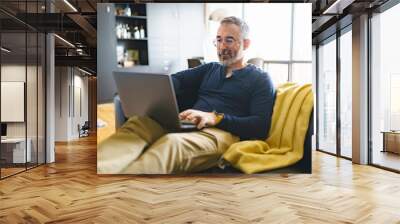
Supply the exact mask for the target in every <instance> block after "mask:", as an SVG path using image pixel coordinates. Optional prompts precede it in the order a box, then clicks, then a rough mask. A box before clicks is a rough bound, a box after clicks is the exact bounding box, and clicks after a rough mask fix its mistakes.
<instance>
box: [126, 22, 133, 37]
mask: <svg viewBox="0 0 400 224" xmlns="http://www.w3.org/2000/svg"><path fill="white" fill-rule="evenodd" d="M126 38H128V39H131V38H132V29H131V27H130V26H129V25H128V24H127V25H126Z"/></svg>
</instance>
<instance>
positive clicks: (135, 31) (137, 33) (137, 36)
mask: <svg viewBox="0 0 400 224" xmlns="http://www.w3.org/2000/svg"><path fill="white" fill-rule="evenodd" d="M134 37H135V39H140V31H139V28H138V27H137V26H135V28H134Z"/></svg>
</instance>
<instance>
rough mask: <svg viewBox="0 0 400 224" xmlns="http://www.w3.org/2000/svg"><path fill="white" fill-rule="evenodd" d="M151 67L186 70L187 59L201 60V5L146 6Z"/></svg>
mask: <svg viewBox="0 0 400 224" xmlns="http://www.w3.org/2000/svg"><path fill="white" fill-rule="evenodd" d="M147 18H148V19H147V27H148V34H149V45H148V46H149V64H150V66H155V67H158V66H169V67H170V72H172V73H174V72H177V71H180V70H183V69H186V68H187V59H188V58H191V57H199V56H203V41H204V39H205V34H206V29H205V23H204V3H196V4H193V3H180V4H163V3H149V4H148V5H147Z"/></svg>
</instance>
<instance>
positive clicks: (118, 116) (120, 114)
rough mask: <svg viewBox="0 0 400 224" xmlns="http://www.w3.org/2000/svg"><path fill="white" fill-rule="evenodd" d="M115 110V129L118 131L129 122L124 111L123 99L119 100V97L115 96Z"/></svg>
mask: <svg viewBox="0 0 400 224" xmlns="http://www.w3.org/2000/svg"><path fill="white" fill-rule="evenodd" d="M114 109H115V129H118V128H120V127H121V126H122V125H123V124H124V123H125V122H126V120H127V118H126V117H125V114H124V111H123V110H122V105H121V99H120V98H119V95H115V96H114Z"/></svg>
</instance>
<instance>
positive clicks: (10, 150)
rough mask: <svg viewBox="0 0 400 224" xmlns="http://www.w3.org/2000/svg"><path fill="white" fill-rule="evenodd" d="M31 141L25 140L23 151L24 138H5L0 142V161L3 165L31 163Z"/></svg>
mask: <svg viewBox="0 0 400 224" xmlns="http://www.w3.org/2000/svg"><path fill="white" fill-rule="evenodd" d="M31 146H32V141H31V139H30V138H27V147H26V150H25V138H6V139H2V140H1V160H3V161H4V163H5V164H8V165H10V164H25V162H31V159H32V154H31Z"/></svg>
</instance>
